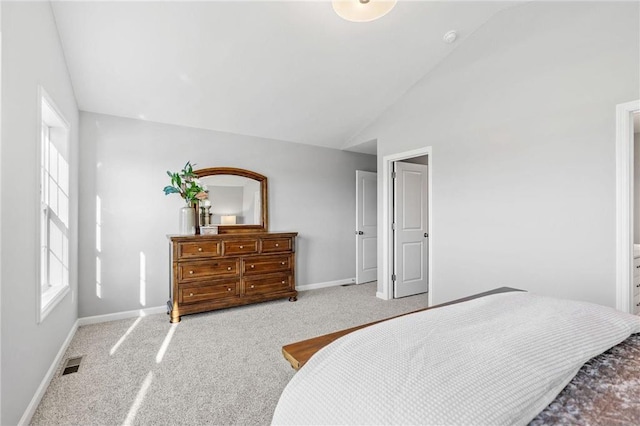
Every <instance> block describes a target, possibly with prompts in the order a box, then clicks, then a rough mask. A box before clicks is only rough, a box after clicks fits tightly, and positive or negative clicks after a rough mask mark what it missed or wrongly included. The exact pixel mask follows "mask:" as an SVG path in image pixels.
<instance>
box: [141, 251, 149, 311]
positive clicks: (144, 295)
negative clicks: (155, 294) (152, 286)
mask: <svg viewBox="0 0 640 426" xmlns="http://www.w3.org/2000/svg"><path fill="white" fill-rule="evenodd" d="M140 305H142V306H146V305H147V257H146V256H145V255H144V253H143V252H140Z"/></svg>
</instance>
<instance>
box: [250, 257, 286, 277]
mask: <svg viewBox="0 0 640 426" xmlns="http://www.w3.org/2000/svg"><path fill="white" fill-rule="evenodd" d="M292 261H293V256H292V255H290V254H287V255H282V256H256V257H247V258H244V259H242V274H243V275H256V274H265V273H269V272H281V271H289V270H291V264H292Z"/></svg>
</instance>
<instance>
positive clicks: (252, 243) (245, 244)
mask: <svg viewBox="0 0 640 426" xmlns="http://www.w3.org/2000/svg"><path fill="white" fill-rule="evenodd" d="M252 253H258V239H257V238H243V239H237V240H229V241H225V242H224V255H225V256H230V255H238V254H252Z"/></svg>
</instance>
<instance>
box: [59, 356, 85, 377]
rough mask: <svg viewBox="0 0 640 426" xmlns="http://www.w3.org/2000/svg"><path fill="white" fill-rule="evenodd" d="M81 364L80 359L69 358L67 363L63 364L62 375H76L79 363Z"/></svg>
mask: <svg viewBox="0 0 640 426" xmlns="http://www.w3.org/2000/svg"><path fill="white" fill-rule="evenodd" d="M81 362H82V357H81V356H79V357H76V358H69V359H68V360H67V362H65V363H64V368H63V369H62V375H63V376H64V375H66V374H71V373H77V372H78V370H79V369H80V363H81Z"/></svg>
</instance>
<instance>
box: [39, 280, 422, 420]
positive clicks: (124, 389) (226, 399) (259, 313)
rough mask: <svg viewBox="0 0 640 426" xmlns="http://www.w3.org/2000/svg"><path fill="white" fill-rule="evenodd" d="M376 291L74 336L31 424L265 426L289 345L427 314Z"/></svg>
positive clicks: (312, 295) (365, 288) (328, 291)
mask: <svg viewBox="0 0 640 426" xmlns="http://www.w3.org/2000/svg"><path fill="white" fill-rule="evenodd" d="M375 292H376V284H375V283H369V284H363V285H350V286H340V287H330V288H325V289H319V290H310V291H305V292H301V293H300V295H299V296H298V301H297V302H295V303H291V302H289V301H288V300H286V299H284V300H278V301H272V302H265V303H260V304H256V305H250V306H244V307H238V308H231V309H225V310H220V311H213V312H209V313H204V314H195V315H186V316H183V317H182V321H181V322H180V323H178V324H173V325H172V324H170V323H169V318H168V316H167V315H165V314H158V315H149V316H147V317H140V318H132V319H126V320H119V321H112V322H108V323H101V324H93V325H87V326H82V327H79V328H78V331H77V332H76V335H75V336H74V338H73V340H72V342H71V344H70V346H69V348H68V350H67V352H66V354H65V357H64V359H67V358H70V357H76V356H84V358H83V361H82V365H81V366H80V369H79V371H78V372H77V373H73V374H68V375H65V376H61V367H62V366H60V367H59V369H58V372H57V373H56V375H55V377H54V379H53V380H52V381H51V384H50V385H49V387H48V389H47V391H46V393H45V395H44V397H43V399H42V401H41V403H40V405H39V406H38V408H37V410H36V412H35V414H34V416H33V418H32V419H31V424H33V425H122V424H144V425H201V424H215V425H231V424H241V425H263V424H269V423H270V422H271V417H272V415H273V411H274V409H275V406H276V404H277V402H278V398H279V397H280V394H281V393H282V390H283V389H284V387H285V386H286V385H287V383H288V382H289V380H290V379H291V378H292V377H293V375H294V374H295V371H294V370H293V369H292V368H291V367H290V365H289V363H288V362H286V361H285V359H284V358H283V356H282V354H281V347H282V346H283V345H285V344H288V343H293V342H296V341H298V340H303V339H307V338H311V337H315V336H317V335H321V334H326V333H330V332H332V331H336V330H340V329H343V328H347V327H352V326H355V325H359V324H363V323H367V322H371V321H375V320H378V319H382V318H387V317H390V316H393V315H398V314H401V313H405V312H409V311H413V310H416V309H420V308H423V307H426V306H427V295H426V294H422V295H418V296H412V297H407V298H403V299H396V300H390V301H383V300H380V299H377V298H376V297H375Z"/></svg>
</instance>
